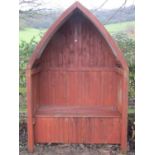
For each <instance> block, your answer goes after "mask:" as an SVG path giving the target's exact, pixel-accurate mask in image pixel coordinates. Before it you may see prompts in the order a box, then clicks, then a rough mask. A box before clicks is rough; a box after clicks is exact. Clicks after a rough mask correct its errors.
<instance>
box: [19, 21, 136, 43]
mask: <svg viewBox="0 0 155 155" xmlns="http://www.w3.org/2000/svg"><path fill="white" fill-rule="evenodd" d="M134 24H135V22H134V21H129V22H122V23H115V24H109V25H106V26H105V27H106V29H107V30H108V31H109V32H110V33H111V34H112V33H117V32H127V31H128V30H130V29H133V30H134ZM45 32H46V29H34V28H26V29H24V30H21V31H20V32H19V41H22V40H23V41H26V42H30V40H31V39H32V38H33V37H35V41H39V39H40V35H42V34H44V33H45Z"/></svg>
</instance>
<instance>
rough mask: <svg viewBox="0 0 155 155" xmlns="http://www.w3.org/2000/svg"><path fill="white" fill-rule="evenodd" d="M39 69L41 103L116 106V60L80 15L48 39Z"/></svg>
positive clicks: (90, 25) (93, 29) (97, 34)
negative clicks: (40, 69)
mask: <svg viewBox="0 0 155 155" xmlns="http://www.w3.org/2000/svg"><path fill="white" fill-rule="evenodd" d="M40 66H41V68H42V71H41V73H40V78H39V79H40V81H39V94H40V95H39V96H40V99H39V103H40V104H53V105H66V106H67V105H96V104H98V105H102V104H103V105H113V104H116V101H117V94H116V93H117V73H116V70H115V68H116V60H115V57H114V55H113V54H112V52H111V50H110V48H109V46H108V45H107V43H106V41H105V40H104V38H103V37H102V36H101V34H100V33H99V32H98V30H97V29H96V27H95V26H94V25H93V24H92V23H91V22H90V21H89V20H88V19H86V17H84V16H83V15H82V14H81V13H80V12H74V13H73V15H72V16H71V17H70V18H69V19H68V20H67V22H66V23H64V24H63V25H62V27H61V28H60V29H59V30H58V31H57V32H56V34H55V35H54V37H53V38H52V39H51V40H50V42H49V44H48V46H47V47H46V49H45V51H44V53H43V55H42V57H41V59H40Z"/></svg>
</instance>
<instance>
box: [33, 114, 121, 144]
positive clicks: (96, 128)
mask: <svg viewBox="0 0 155 155" xmlns="http://www.w3.org/2000/svg"><path fill="white" fill-rule="evenodd" d="M34 131H35V143H48V142H52V143H64V142H65V143H87V144H92V143H93V144H102V143H105V144H119V143H120V131H121V130H120V119H119V118H93V117H92V118H89V117H86V118H77V117H69V118H68V117H58V118H57V117H49V118H45V117H43V118H38V117H37V118H36V125H35V130H34ZM43 133H44V134H43Z"/></svg>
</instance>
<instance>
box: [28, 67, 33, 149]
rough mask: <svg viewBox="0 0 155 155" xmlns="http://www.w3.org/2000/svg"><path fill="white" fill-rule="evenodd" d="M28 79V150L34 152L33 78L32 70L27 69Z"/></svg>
mask: <svg viewBox="0 0 155 155" xmlns="http://www.w3.org/2000/svg"><path fill="white" fill-rule="evenodd" d="M26 81H27V114H28V115H27V125H28V151H29V152H33V149H34V133H33V110H32V88H31V87H32V78H31V70H30V69H27V70H26Z"/></svg>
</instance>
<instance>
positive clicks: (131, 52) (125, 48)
mask: <svg viewBox="0 0 155 155" xmlns="http://www.w3.org/2000/svg"><path fill="white" fill-rule="evenodd" d="M113 37H114V39H115V40H116V41H117V43H118V45H119V47H120V48H121V49H122V52H123V54H124V56H125V58H126V60H127V63H128V66H129V98H134V97H135V40H134V39H133V38H131V37H129V36H128V35H127V34H125V33H117V34H113Z"/></svg>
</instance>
